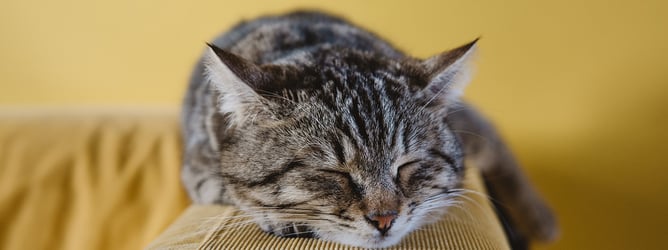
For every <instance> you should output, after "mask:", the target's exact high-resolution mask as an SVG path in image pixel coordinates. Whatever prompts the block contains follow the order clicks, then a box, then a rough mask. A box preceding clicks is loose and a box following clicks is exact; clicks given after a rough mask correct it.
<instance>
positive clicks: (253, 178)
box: [209, 52, 463, 247]
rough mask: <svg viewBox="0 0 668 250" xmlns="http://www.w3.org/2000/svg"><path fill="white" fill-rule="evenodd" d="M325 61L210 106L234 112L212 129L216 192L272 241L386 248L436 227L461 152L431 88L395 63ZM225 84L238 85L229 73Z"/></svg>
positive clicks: (456, 179) (449, 201)
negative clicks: (215, 132)
mask: <svg viewBox="0 0 668 250" xmlns="http://www.w3.org/2000/svg"><path fill="white" fill-rule="evenodd" d="M221 53H225V52H218V55H217V56H219V57H221V58H222V59H223V61H225V59H224V57H225V56H228V55H225V54H222V56H221ZM334 56H337V55H334ZM366 59H367V60H365V61H366V62H369V61H370V60H371V61H373V58H366ZM235 60H236V59H235ZM328 61H332V59H331V58H323V61H321V64H319V66H318V67H310V66H303V65H302V67H296V68H295V67H291V68H290V70H291V71H292V72H287V71H286V69H281V70H278V71H280V72H281V73H280V74H279V75H280V76H281V78H280V79H279V78H273V80H274V81H282V83H280V84H277V85H280V86H283V87H280V88H264V89H261V88H257V87H252V86H251V88H248V89H242V90H241V91H247V90H252V91H254V92H253V93H236V94H235V96H237V97H239V96H242V97H243V95H244V94H248V96H250V97H249V99H245V100H234V99H231V98H234V97H231V96H225V93H224V92H223V96H221V104H222V105H228V106H230V105H237V108H238V109H241V111H238V110H237V111H231V112H229V111H228V112H226V113H228V116H227V118H226V119H227V123H228V125H229V126H228V127H227V128H226V129H225V131H222V132H224V133H227V134H226V135H225V138H224V139H221V141H224V142H225V143H223V144H222V145H223V147H222V148H221V152H220V155H221V163H222V169H221V176H222V178H223V180H224V182H225V185H226V186H225V188H226V192H227V195H229V196H230V197H231V198H232V200H233V201H234V202H235V203H236V205H238V206H239V207H240V208H241V209H242V210H244V211H245V212H246V213H248V214H249V215H251V216H252V218H253V220H254V221H255V222H256V223H257V224H258V225H259V226H260V227H261V228H262V229H263V230H264V231H266V232H269V233H272V234H275V235H278V236H283V237H304V236H309V237H318V238H321V239H324V240H330V241H335V242H340V243H344V244H348V245H355V246H363V247H386V246H390V245H393V244H396V243H398V242H399V241H400V240H401V239H402V238H403V237H404V236H405V235H406V234H408V233H409V232H411V231H413V230H414V229H416V228H418V227H419V226H421V225H423V224H426V223H429V222H434V221H436V220H438V218H439V216H440V215H441V214H442V213H444V212H445V211H446V208H447V207H448V206H450V205H452V204H453V202H454V201H453V200H452V197H450V195H449V193H450V192H451V190H452V189H453V188H456V187H457V186H458V185H459V184H460V180H461V177H462V173H463V166H462V158H463V157H462V151H461V148H460V145H459V143H458V141H457V139H456V138H455V136H454V134H453V132H452V131H451V130H450V129H449V128H448V126H447V125H446V123H445V122H444V118H445V116H446V115H447V113H446V104H447V103H446V100H445V99H441V98H438V97H437V95H440V94H442V93H441V90H442V88H438V89H430V88H433V86H432V83H430V79H429V78H425V76H428V74H417V73H416V72H415V67H411V66H407V65H403V66H402V65H400V64H396V65H394V66H390V64H391V63H393V62H388V63H390V64H388V63H378V64H369V63H367V64H366V65H365V67H359V66H360V65H355V64H353V65H351V64H347V63H339V64H337V65H336V67H331V66H330V65H327V62H328ZM210 63H211V62H210ZM228 64H229V63H228ZM323 65H324V66H323ZM232 67H234V66H232ZM249 67H250V68H252V67H253V66H252V65H244V68H246V69H247V68H249ZM212 70H216V69H215V68H212V67H211V66H210V68H209V72H210V74H213V73H211V71H212ZM217 70H219V71H224V70H226V68H218V69H217ZM227 70H228V71H229V72H234V69H229V68H228V69H227ZM257 70H263V71H264V72H269V71H277V69H276V68H260V67H257ZM275 73H276V72H274V74H275ZM263 77H264V78H267V77H266V76H263ZM263 77H255V78H251V79H263ZM446 77H449V78H454V77H455V76H453V75H449V76H446ZM228 78H230V79H231V80H232V81H244V82H245V81H248V80H242V78H248V77H244V76H239V74H236V75H234V76H232V77H228ZM230 79H228V81H229V80H230ZM277 79H278V80H277ZM212 81H216V79H215V76H213V77H212ZM416 83H418V84H416ZM419 83H424V84H419ZM420 85H423V86H420ZM274 86H276V85H274ZM246 87H248V86H246ZM227 88H228V89H229V88H230V86H227ZM240 88H244V86H241V87H240ZM226 98H227V99H226ZM221 110H222V111H225V109H224V108H222V107H221ZM234 112H240V113H234ZM222 132H221V133H222Z"/></svg>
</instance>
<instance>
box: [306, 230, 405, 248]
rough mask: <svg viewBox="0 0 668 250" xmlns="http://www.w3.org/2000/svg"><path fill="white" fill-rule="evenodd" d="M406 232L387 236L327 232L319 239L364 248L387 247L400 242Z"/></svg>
mask: <svg viewBox="0 0 668 250" xmlns="http://www.w3.org/2000/svg"><path fill="white" fill-rule="evenodd" d="M405 235H406V234H405V233H393V234H388V235H386V236H371V235H368V236H366V237H365V235H360V234H354V233H326V234H320V235H319V237H318V238H319V239H321V240H325V241H332V242H336V243H340V244H344V245H349V246H355V247H363V248H385V247H390V246H393V245H396V244H398V243H399V242H401V239H402V238H403V237H404V236H405Z"/></svg>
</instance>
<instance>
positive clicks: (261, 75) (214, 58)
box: [203, 44, 268, 125]
mask: <svg viewBox="0 0 668 250" xmlns="http://www.w3.org/2000/svg"><path fill="white" fill-rule="evenodd" d="M207 45H208V48H207V49H206V51H205V52H204V56H203V64H204V74H205V76H206V78H207V79H208V81H209V83H210V84H211V85H212V87H213V89H214V90H215V91H216V92H217V93H218V109H219V112H221V113H224V114H229V117H230V120H229V122H230V123H229V125H242V124H243V123H244V122H245V121H246V119H247V118H248V117H253V116H254V115H258V114H259V112H262V111H263V110H264V109H263V107H262V105H263V104H262V101H261V99H262V97H261V96H260V95H259V94H258V93H257V92H256V90H257V89H259V88H260V87H261V86H262V85H264V84H265V83H266V81H267V79H268V77H267V75H266V74H265V72H263V71H262V69H261V68H260V66H258V65H256V64H255V63H253V62H250V61H248V60H246V59H244V58H241V57H239V56H237V55H235V54H232V53H230V52H227V51H225V50H223V49H221V48H218V47H216V46H215V45H211V44H207Z"/></svg>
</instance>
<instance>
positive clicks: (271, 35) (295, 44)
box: [213, 11, 402, 64]
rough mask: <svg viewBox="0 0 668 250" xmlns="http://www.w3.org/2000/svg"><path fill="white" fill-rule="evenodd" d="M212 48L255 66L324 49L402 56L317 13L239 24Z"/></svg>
mask: <svg viewBox="0 0 668 250" xmlns="http://www.w3.org/2000/svg"><path fill="white" fill-rule="evenodd" d="M213 44H214V45H216V46H217V47H219V48H222V49H225V50H228V51H229V52H232V53H234V54H237V55H239V56H241V57H244V58H246V59H249V60H251V61H253V62H255V63H258V64H267V63H272V62H275V61H277V60H281V59H283V58H284V57H286V56H290V55H291V54H293V53H308V52H309V51H312V50H315V49H317V48H320V47H323V46H327V47H341V48H349V49H355V50H360V51H369V52H373V53H377V54H381V55H385V56H388V57H400V56H402V53H401V52H399V51H398V50H397V49H395V48H394V47H392V45H390V44H389V43H387V42H385V41H384V40H382V39H380V38H378V37H377V36H376V35H374V34H372V33H371V32H369V31H367V30H364V29H362V28H360V27H358V26H356V25H354V24H351V23H349V22H347V21H345V20H343V19H341V18H339V17H336V16H332V15H329V14H325V13H321V12H316V11H296V12H292V13H289V14H286V15H279V16H265V17H261V18H257V19H254V20H252V21H245V22H241V23H239V24H237V25H236V26H234V27H233V28H232V29H231V30H229V31H228V32H226V33H224V34H222V35H221V36H219V37H218V38H217V39H215V40H214V42H213Z"/></svg>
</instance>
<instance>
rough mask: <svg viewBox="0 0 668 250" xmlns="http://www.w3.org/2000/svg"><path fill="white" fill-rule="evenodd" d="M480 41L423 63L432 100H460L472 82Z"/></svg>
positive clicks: (428, 94)
mask: <svg viewBox="0 0 668 250" xmlns="http://www.w3.org/2000/svg"><path fill="white" fill-rule="evenodd" d="M477 42H478V39H475V40H473V41H472V42H470V43H468V44H465V45H463V46H460V47H458V48H455V49H452V50H449V51H446V52H443V53H441V54H439V55H436V56H433V57H431V58H429V59H426V60H424V61H423V62H422V66H423V67H424V68H425V70H426V71H425V72H426V75H427V79H429V83H428V84H427V86H426V87H425V89H424V91H426V94H427V96H430V98H442V99H443V100H444V101H445V102H446V103H453V102H457V101H458V100H459V97H460V96H461V95H462V93H463V92H464V88H465V87H466V85H467V84H468V83H469V81H470V80H471V74H472V71H473V69H472V65H471V64H472V60H473V57H474V55H475V52H476V47H477V46H476V43H477Z"/></svg>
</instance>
